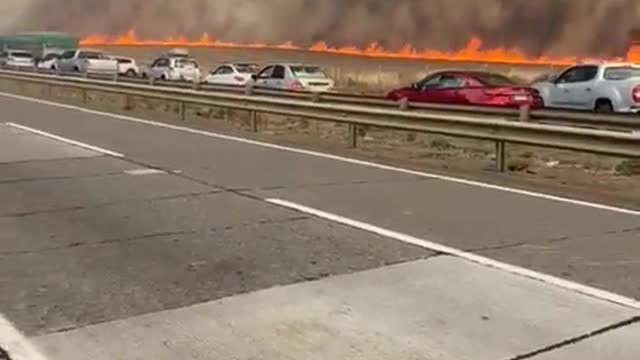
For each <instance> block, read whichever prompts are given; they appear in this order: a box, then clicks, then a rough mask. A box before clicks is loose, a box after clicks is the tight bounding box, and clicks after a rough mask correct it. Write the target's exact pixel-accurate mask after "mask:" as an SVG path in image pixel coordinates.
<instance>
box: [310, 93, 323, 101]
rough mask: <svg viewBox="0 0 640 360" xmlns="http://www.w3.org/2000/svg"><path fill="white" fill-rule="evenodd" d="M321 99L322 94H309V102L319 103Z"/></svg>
mask: <svg viewBox="0 0 640 360" xmlns="http://www.w3.org/2000/svg"><path fill="white" fill-rule="evenodd" d="M321 99H322V94H320V93H319V92H317V91H314V92H312V93H311V101H313V102H320V100H321Z"/></svg>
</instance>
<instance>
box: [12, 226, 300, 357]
mask: <svg viewBox="0 0 640 360" xmlns="http://www.w3.org/2000/svg"><path fill="white" fill-rule="evenodd" d="M309 219H310V217H309V216H292V217H287V218H282V219H262V220H258V221H254V222H244V223H239V224H236V225H228V226H218V227H209V228H204V229H189V230H178V231H165V232H157V233H150V234H143V235H138V236H128V237H120V238H112V239H103V240H99V241H94V242H72V243H69V244H65V245H62V246H52V247H47V248H41V249H35V250H23V251H4V252H0V256H19V255H33V254H42V253H47V252H51V251H61V250H68V249H75V248H81V247H89V246H102V245H109V244H117V243H124V242H133V241H141V240H149V239H154V238H162V237H171V236H185V235H195V234H198V233H205V232H211V233H216V232H221V231H233V230H238V229H242V228H247V227H250V226H264V225H275V224H287V223H293V222H297V221H304V220H309ZM0 360H2V359H0Z"/></svg>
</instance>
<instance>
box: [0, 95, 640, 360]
mask: <svg viewBox="0 0 640 360" xmlns="http://www.w3.org/2000/svg"><path fill="white" fill-rule="evenodd" d="M0 109H2V113H1V115H0V124H1V125H0V320H2V317H3V316H4V317H5V318H6V319H7V324H11V325H6V326H4V327H3V326H2V321H0V347H1V348H5V349H7V350H9V353H10V354H11V353H12V352H13V354H12V356H13V357H14V358H18V356H21V355H20V354H22V353H23V352H24V351H25V350H24V349H23V348H24V347H25V346H34V347H35V348H37V349H39V351H40V352H41V353H42V354H43V355H44V356H45V358H46V359H52V360H57V359H121V358H122V359H124V358H127V359H129V358H130V359H174V358H184V359H218V358H236V359H247V360H249V359H273V358H280V359H300V358H306V359H327V358H335V359H389V358H394V359H528V358H534V359H583V358H585V357H584V356H585V354H587V355H588V354H591V355H592V357H591V358H594V359H596V358H597V359H600V358H617V359H623V360H624V359H632V358H635V354H637V353H638V351H640V348H638V346H639V344H640V342H638V341H637V339H638V336H640V333H639V331H640V330H639V328H638V320H639V319H638V318H637V316H638V315H640V305H638V304H637V302H636V301H635V300H636V299H640V286H639V285H638V281H637V279H638V278H640V277H639V275H640V260H638V259H640V245H638V244H640V242H639V241H638V240H640V235H639V234H640V231H639V229H640V221H639V220H638V219H640V213H638V212H635V211H633V210H626V209H619V208H614V207H607V206H605V205H599V204H585V203H581V202H579V201H573V200H569V199H559V198H553V197H550V196H545V195H544V194H536V193H526V192H518V191H513V190H512V189H508V188H499V187H492V186H488V185H483V184H476V183H469V182H465V181H457V180H456V179H447V178H442V177H438V176H430V175H429V174H420V173H415V172H410V171H397V170H394V169H388V168H383V167H379V166H375V164H367V163H363V162H358V161H350V160H349V159H343V158H338V157H332V156H330V155H323V154H317V153H312V152H307V151H304V150H296V149H289V148H285V147H279V146H277V145H276V146H272V145H269V144H264V143H259V142H255V141H250V140H243V139H239V138H233V137H228V136H225V135H224V134H215V133H203V132H199V131H189V130H188V129H181V128H168V127H163V126H159V125H157V124H156V125H154V124H148V123H143V122H140V121H136V120H135V119H126V118H122V117H114V116H109V115H105V114H98V113H95V112H86V111H79V110H78V109H72V108H63V107H56V106H52V105H48V104H44V103H37V102H32V101H26V100H20V99H15V98H9V97H4V96H3V97H0ZM3 123H11V124H3ZM283 204H292V205H291V206H286V205H283ZM451 249H453V250H451ZM523 268H524V269H529V270H533V271H535V273H534V272H532V273H531V274H529V273H526V270H523ZM601 290H602V291H601ZM10 333H11V334H14V337H13V338H11V337H9V334H10ZM16 333H19V334H22V335H24V338H22V337H21V336H20V338H19V339H18V340H15V334H16ZM7 339H14V340H7ZM3 341H4V343H3ZM16 354H17V355H16ZM581 356H582V357H581ZM25 358H26V357H25Z"/></svg>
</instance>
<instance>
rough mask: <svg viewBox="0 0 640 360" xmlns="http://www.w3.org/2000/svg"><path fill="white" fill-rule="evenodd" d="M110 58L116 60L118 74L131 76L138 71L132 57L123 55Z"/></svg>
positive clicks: (136, 74)
mask: <svg viewBox="0 0 640 360" xmlns="http://www.w3.org/2000/svg"><path fill="white" fill-rule="evenodd" d="M111 58H112V59H115V60H116V61H117V62H118V74H120V75H125V76H129V77H133V76H138V74H139V73H140V69H139V68H138V65H137V64H136V61H135V60H134V59H132V58H128V57H123V56H112V57H111Z"/></svg>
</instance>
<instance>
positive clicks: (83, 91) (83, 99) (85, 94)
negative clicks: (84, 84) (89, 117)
mask: <svg viewBox="0 0 640 360" xmlns="http://www.w3.org/2000/svg"><path fill="white" fill-rule="evenodd" d="M87 100H88V99H87V89H82V103H83V104H85V105H86V104H87Z"/></svg>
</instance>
